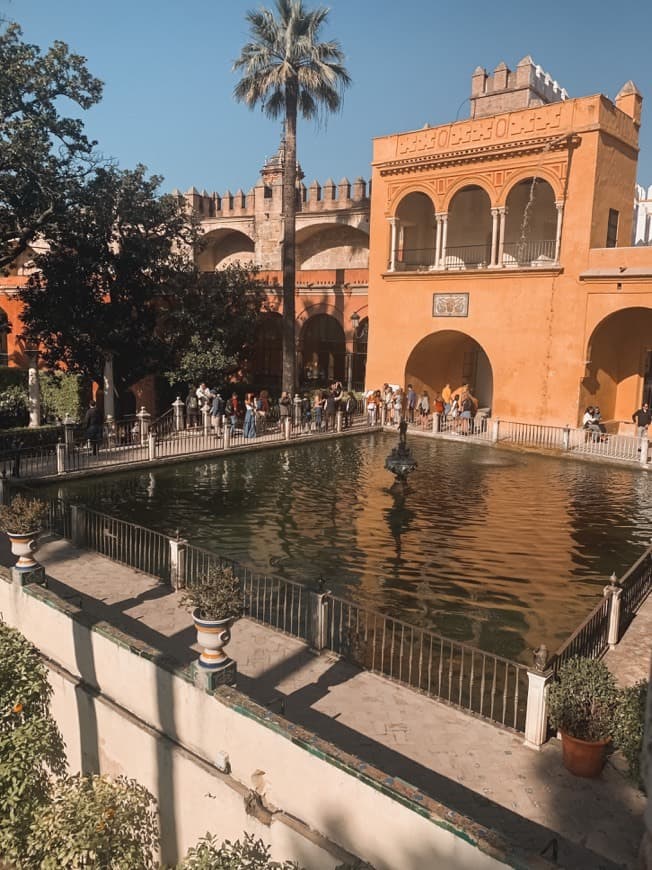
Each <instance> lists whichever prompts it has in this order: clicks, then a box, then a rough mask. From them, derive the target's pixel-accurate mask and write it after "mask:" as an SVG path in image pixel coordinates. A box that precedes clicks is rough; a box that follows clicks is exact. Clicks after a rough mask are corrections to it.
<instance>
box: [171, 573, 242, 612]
mask: <svg viewBox="0 0 652 870" xmlns="http://www.w3.org/2000/svg"><path fill="white" fill-rule="evenodd" d="M179 606H180V607H187V608H189V609H191V610H195V609H197V610H199V616H200V617H201V618H202V619H238V618H239V617H241V616H242V610H243V607H244V594H243V591H242V584H241V582H240V580H239V579H238V578H237V577H236V576H235V574H234V573H233V569H232V568H231V567H230V566H229V565H211V566H210V567H209V568H208V570H207V571H206V574H205V575H204V576H203V577H202V578H200V580H199V581H198V585H197V586H193V587H192V588H190V589H187V590H186V591H185V592H184V594H183V595H182V596H181V599H180V601H179Z"/></svg>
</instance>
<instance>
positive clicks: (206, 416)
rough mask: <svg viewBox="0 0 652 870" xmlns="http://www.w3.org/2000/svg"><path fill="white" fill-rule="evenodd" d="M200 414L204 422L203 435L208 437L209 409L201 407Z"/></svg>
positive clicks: (209, 427) (206, 406)
mask: <svg viewBox="0 0 652 870" xmlns="http://www.w3.org/2000/svg"><path fill="white" fill-rule="evenodd" d="M201 413H202V417H203V422H204V435H208V434H209V433H210V431H211V409H210V408H209V407H208V405H203V406H202V409H201Z"/></svg>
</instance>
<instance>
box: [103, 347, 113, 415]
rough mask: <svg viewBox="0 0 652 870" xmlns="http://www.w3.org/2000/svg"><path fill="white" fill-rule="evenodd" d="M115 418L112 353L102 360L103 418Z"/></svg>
mask: <svg viewBox="0 0 652 870" xmlns="http://www.w3.org/2000/svg"><path fill="white" fill-rule="evenodd" d="M109 417H110V418H111V419H112V420H115V384H114V382H113V354H112V353H108V354H107V355H106V359H105V360H104V419H105V420H107V421H108V419H109Z"/></svg>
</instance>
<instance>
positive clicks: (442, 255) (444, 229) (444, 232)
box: [439, 212, 448, 269]
mask: <svg viewBox="0 0 652 870" xmlns="http://www.w3.org/2000/svg"><path fill="white" fill-rule="evenodd" d="M439 217H440V218H441V250H440V252H439V266H440V268H441V269H445V268H446V245H447V244H448V212H442V214H440V215H439Z"/></svg>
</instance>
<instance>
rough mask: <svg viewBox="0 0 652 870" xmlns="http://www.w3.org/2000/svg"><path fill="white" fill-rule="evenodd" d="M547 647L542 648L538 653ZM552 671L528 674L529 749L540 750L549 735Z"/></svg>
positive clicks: (526, 740) (526, 742)
mask: <svg viewBox="0 0 652 870" xmlns="http://www.w3.org/2000/svg"><path fill="white" fill-rule="evenodd" d="M541 649H545V647H543V648H542V647H540V648H539V650H537V652H539V651H540V650H541ZM546 657H547V651H546ZM552 676H553V674H552V671H546V670H539V669H538V668H536V667H535V668H534V669H533V670H529V671H528V672H527V679H528V689H527V707H526V711H525V740H524V741H523V745H524V746H527V747H528V748H529V749H536V750H540V749H541V747H542V746H543V744H544V743H545V742H546V738H547V735H548V684H549V683H550V681H551V680H552Z"/></svg>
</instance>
